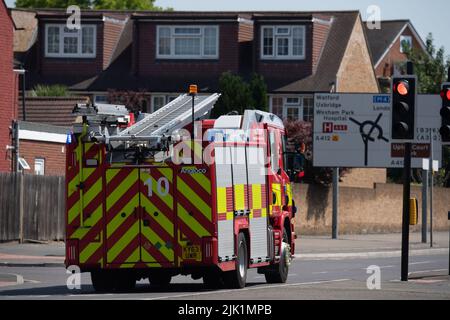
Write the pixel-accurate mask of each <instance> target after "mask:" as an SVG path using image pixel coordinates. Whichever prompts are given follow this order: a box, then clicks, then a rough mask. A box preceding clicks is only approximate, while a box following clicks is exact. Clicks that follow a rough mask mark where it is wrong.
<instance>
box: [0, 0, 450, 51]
mask: <svg viewBox="0 0 450 320" xmlns="http://www.w3.org/2000/svg"><path fill="white" fill-rule="evenodd" d="M14 1H15V0H6V3H7V4H8V5H9V6H13V5H14ZM155 4H156V5H158V6H161V7H172V8H174V9H175V10H195V11H197V10H198V11H202V10H203V11H240V10H246V11H258V10H261V11H263V10H279V11H284V10H290V11H302V10H306V11H309V10H360V11H361V14H362V17H363V19H366V18H367V17H368V14H367V8H368V7H369V6H371V5H377V6H379V7H380V9H381V19H382V20H392V19H410V20H411V21H412V23H413V25H414V26H415V28H416V29H417V31H418V32H419V34H420V36H421V37H422V39H424V40H425V38H426V36H427V34H428V33H429V32H431V33H433V36H434V39H435V43H436V45H437V47H440V46H444V47H445V48H446V54H447V55H450V10H449V9H450V2H449V1H448V0H339V1H338V0H270V1H269V0H156V2H155Z"/></svg>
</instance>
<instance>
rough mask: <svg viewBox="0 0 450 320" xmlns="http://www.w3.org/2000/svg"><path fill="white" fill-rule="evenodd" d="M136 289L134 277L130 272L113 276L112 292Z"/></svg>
mask: <svg viewBox="0 0 450 320" xmlns="http://www.w3.org/2000/svg"><path fill="white" fill-rule="evenodd" d="M135 287H136V277H135V275H134V274H133V273H131V272H125V273H118V274H115V275H114V290H115V291H118V292H127V291H131V290H133V289H134V288H135Z"/></svg>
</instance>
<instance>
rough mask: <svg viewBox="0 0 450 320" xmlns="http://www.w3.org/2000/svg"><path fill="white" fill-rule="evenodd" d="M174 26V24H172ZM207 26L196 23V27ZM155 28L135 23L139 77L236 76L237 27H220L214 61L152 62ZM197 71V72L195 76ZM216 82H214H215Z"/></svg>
mask: <svg viewBox="0 0 450 320" xmlns="http://www.w3.org/2000/svg"><path fill="white" fill-rule="evenodd" d="M174 24H176V23H174ZM205 24H207V23H201V22H197V23H196V25H205ZM156 27H157V24H155V23H151V22H139V26H138V29H139V31H138V35H137V38H138V39H137V43H138V47H137V48H135V50H138V53H137V56H138V63H137V65H136V68H137V70H138V73H139V74H140V75H143V76H155V75H161V76H162V77H166V78H170V77H179V76H180V74H181V75H183V76H184V77H192V79H193V80H195V79H196V78H203V79H205V78H211V79H217V78H218V77H219V76H220V75H221V74H222V73H223V72H226V71H231V72H233V73H237V72H238V70H239V42H238V34H239V24H238V23H222V24H220V25H219V59H218V60H194V59H190V60H177V59H156V37H157V35H156ZM199 70H201V71H200V72H199ZM215 82H216V80H215Z"/></svg>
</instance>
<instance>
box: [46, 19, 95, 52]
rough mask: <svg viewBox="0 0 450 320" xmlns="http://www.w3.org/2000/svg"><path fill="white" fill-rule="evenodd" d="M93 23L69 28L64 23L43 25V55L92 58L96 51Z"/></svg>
mask: <svg viewBox="0 0 450 320" xmlns="http://www.w3.org/2000/svg"><path fill="white" fill-rule="evenodd" d="M96 33H97V27H96V26H95V25H83V26H81V29H73V30H71V29H69V28H67V27H66V25H64V24H61V25H59V24H47V25H45V56H46V57H55V58H94V57H95V51H96Z"/></svg>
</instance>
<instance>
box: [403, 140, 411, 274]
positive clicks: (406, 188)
mask: <svg viewBox="0 0 450 320" xmlns="http://www.w3.org/2000/svg"><path fill="white" fill-rule="evenodd" d="M410 183H411V143H409V142H408V143H405V157H404V169H403V219H402V281H408V264H409V198H410V194H411V184H410Z"/></svg>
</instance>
